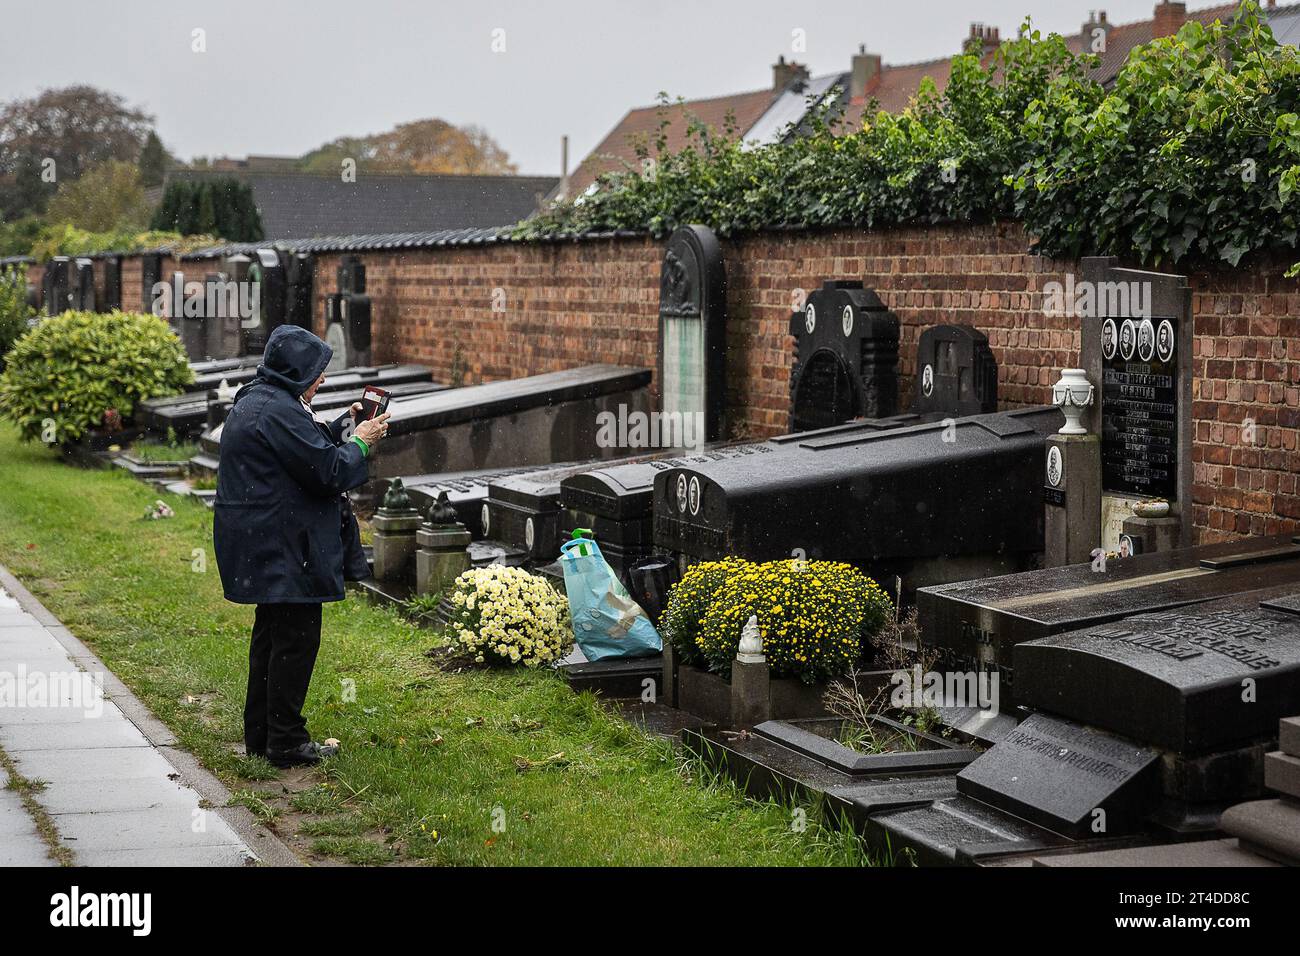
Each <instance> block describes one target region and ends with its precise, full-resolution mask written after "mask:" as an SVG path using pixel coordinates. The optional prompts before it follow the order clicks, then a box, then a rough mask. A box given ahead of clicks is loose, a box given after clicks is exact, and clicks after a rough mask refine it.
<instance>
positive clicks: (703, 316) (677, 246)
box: [659, 226, 727, 443]
mask: <svg viewBox="0 0 1300 956" xmlns="http://www.w3.org/2000/svg"><path fill="white" fill-rule="evenodd" d="M659 393H660V396H661V401H662V405H663V412H664V414H665V415H670V416H671V415H681V416H687V415H689V416H694V417H695V418H696V419H697V420H698V421H699V422H700V424H701V425H702V427H701V428H692V430H691V434H692V435H694V436H695V441H696V442H697V443H701V442H714V441H718V440H720V439H721V438H722V434H723V430H724V422H723V418H724V415H725V412H726V407H727V271H726V266H725V264H724V262H723V259H722V249H721V247H720V246H719V245H718V240H717V237H716V236H714V234H713V230H711V229H708V228H706V227H705V226H682V227H680V228H679V229H677V230H676V231H675V232H674V233H673V234H672V235H671V236H670V237H669V239H668V245H667V248H665V249H664V258H663V264H662V266H661V267H660V271H659Z"/></svg>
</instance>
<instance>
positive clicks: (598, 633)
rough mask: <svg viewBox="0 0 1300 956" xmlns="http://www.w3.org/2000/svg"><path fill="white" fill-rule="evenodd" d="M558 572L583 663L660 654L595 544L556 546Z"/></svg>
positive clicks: (653, 634) (659, 644)
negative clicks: (584, 660)
mask: <svg viewBox="0 0 1300 956" xmlns="http://www.w3.org/2000/svg"><path fill="white" fill-rule="evenodd" d="M560 568H561V569H562V570H563V571H564V590H565V592H566V593H567V594H568V596H569V614H570V616H571V617H572V618H573V639H574V641H576V642H577V645H578V647H579V648H581V650H582V653H583V654H585V655H586V657H587V660H589V661H599V660H604V659H606V658H610V657H648V656H649V655H651V654H658V653H660V652H661V651H663V649H664V642H663V640H662V639H661V638H660V637H659V632H658V631H656V630H655V626H654V625H653V624H651V623H650V618H649V617H648V616H647V615H646V612H645V611H644V610H642V608H641V605H639V604H637V603H636V601H634V600H632V596H631V595H630V594H628V592H627V588H625V587H623V582H621V581H620V580H619V579H618V577H617V575H615V574H614V570H613V568H611V567H610V566H609V564H608V563H607V562H606V561H605V557H604V555H602V554H601V553H600V547H599V546H598V545H597V544H596V542H595V541H594V540H592V539H591V538H574V539H573V540H571V541H566V542H564V544H562V545H560Z"/></svg>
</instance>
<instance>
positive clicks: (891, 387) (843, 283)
mask: <svg viewBox="0 0 1300 956" xmlns="http://www.w3.org/2000/svg"><path fill="white" fill-rule="evenodd" d="M898 330H899V324H898V317H897V316H896V315H894V313H892V312H890V311H889V309H888V308H887V307H886V306H885V303H884V302H883V301H882V300H881V298H880V296H878V295H877V294H876V293H875V291H874V290H872V289H867V288H865V287H864V286H863V284H862V283H861V282H860V281H858V280H833V279H828V280H826V281H825V282H823V283H822V286H821V288H820V289H817V290H816V291H814V292H812V293H810V294H809V295H808V297H807V299H806V300H805V301H804V302H803V303H802V307H801V308H800V309H799V310H797V311H795V312H794V313H793V314H792V315H791V316H790V335H791V336H793V338H794V342H795V352H794V363H793V365H792V366H791V369H790V430H791V431H792V432H802V431H811V430H814V429H818V428H830V427H833V426H835V425H842V424H844V423H845V422H850V421H853V420H854V419H856V418H888V417H890V416H892V415H896V414H897V413H898Z"/></svg>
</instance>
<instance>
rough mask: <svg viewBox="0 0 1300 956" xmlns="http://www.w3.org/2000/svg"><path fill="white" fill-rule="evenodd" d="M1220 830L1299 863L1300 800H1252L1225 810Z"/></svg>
mask: <svg viewBox="0 0 1300 956" xmlns="http://www.w3.org/2000/svg"><path fill="white" fill-rule="evenodd" d="M1220 825H1221V826H1222V827H1223V832H1224V833H1227V834H1228V835H1229V836H1234V837H1236V838H1237V839H1238V840H1239V841H1240V843H1241V846H1242V847H1243V848H1245V849H1248V850H1250V851H1251V852H1253V853H1258V854H1260V855H1261V856H1266V857H1268V858H1269V859H1271V860H1276V861H1277V862H1279V863H1283V864H1286V865H1287V866H1300V803H1296V802H1294V801H1291V800H1287V799H1285V798H1283V799H1278V800H1252V801H1251V802H1250V803H1239V804H1237V805H1236V806H1235V807H1229V808H1228V809H1227V810H1225V811H1224V813H1223V817H1222V818H1221V820H1220Z"/></svg>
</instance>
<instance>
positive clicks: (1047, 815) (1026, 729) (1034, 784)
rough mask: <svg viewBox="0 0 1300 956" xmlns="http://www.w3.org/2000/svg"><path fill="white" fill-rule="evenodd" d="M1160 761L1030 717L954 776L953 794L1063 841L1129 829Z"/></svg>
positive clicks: (1153, 785) (1148, 797)
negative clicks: (1057, 835)
mask: <svg viewBox="0 0 1300 956" xmlns="http://www.w3.org/2000/svg"><path fill="white" fill-rule="evenodd" d="M1159 759H1160V754H1159V752H1158V751H1156V750H1154V749H1153V748H1150V747H1144V746H1141V745H1138V744H1135V743H1132V742H1130V741H1127V740H1121V739H1120V738H1118V737H1113V736H1111V735H1110V734H1107V733H1104V732H1102V731H1099V730H1095V729H1093V728H1090V727H1083V726H1080V725H1079V724H1074V723H1071V722H1069V721H1065V720H1060V719H1057V718H1055V717H1049V716H1046V715H1044V714H1031V715H1030V716H1029V717H1027V718H1026V719H1025V720H1024V721H1022V722H1021V723H1020V725H1019V726H1018V727H1016V728H1015V730H1013V731H1011V733H1009V734H1007V735H1006V736H1005V737H1003V738H1002V740H1001V741H999V742H998V743H997V744H996V745H994V747H993V748H992V749H990V750H988V751H987V752H986V753H984V754H983V755H982V756H980V757H979V758H978V759H977V760H976V761H975V762H974V763H972V764H970V765H969V766H968V767H966V768H965V769H963V770H962V771H961V772H960V773H958V774H957V790H958V792H960V793H964V794H966V795H967V796H970V797H974V798H975V799H977V800H980V801H981V802H983V803H987V804H989V805H990V806H994V807H997V808H998V809H1000V810H1004V811H1006V812H1008V813H1012V814H1015V815H1016V816H1018V817H1022V818H1023V819H1025V820H1029V821H1030V822H1032V823H1037V824H1039V825H1040V826H1045V827H1047V828H1048V829H1049V830H1053V831H1055V832H1057V833H1062V834H1065V835H1066V836H1071V837H1087V836H1089V835H1093V834H1097V835H1102V834H1104V835H1110V836H1114V835H1118V834H1122V833H1127V832H1130V831H1132V830H1134V829H1136V828H1137V827H1138V826H1139V825H1140V823H1141V821H1142V819H1143V818H1144V816H1145V815H1146V813H1147V811H1148V810H1149V809H1150V807H1151V803H1152V800H1153V799H1154V798H1155V797H1156V795H1157V791H1158V789H1159V783H1160V781H1159V772H1158V771H1159V768H1158V761H1159Z"/></svg>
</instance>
